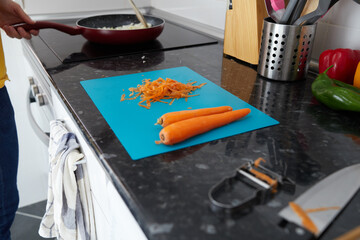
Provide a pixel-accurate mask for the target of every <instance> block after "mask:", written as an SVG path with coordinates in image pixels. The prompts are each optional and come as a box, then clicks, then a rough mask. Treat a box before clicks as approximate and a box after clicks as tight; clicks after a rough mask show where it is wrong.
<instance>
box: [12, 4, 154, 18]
mask: <svg viewBox="0 0 360 240" xmlns="http://www.w3.org/2000/svg"><path fill="white" fill-rule="evenodd" d="M15 1H16V2H18V3H19V4H20V5H21V6H23V8H24V9H25V11H26V12H27V13H28V14H29V15H32V16H35V17H36V16H42V15H50V14H64V13H68V14H73V13H83V12H96V11H111V10H114V11H116V10H117V9H130V8H131V5H130V4H129V1H128V0H101V1H99V0H75V1H74V0H55V1H49V0H15ZM134 2H135V3H136V6H138V7H139V8H141V7H144V6H146V7H148V6H150V0H135V1H134Z"/></svg>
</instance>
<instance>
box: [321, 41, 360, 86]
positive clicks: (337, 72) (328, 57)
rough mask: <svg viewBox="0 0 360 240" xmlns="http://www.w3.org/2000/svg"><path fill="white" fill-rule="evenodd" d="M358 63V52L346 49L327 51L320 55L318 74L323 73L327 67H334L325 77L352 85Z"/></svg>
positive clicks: (359, 52)
mask: <svg viewBox="0 0 360 240" xmlns="http://www.w3.org/2000/svg"><path fill="white" fill-rule="evenodd" d="M359 61H360V50H352V49H347V48H338V49H329V50H326V51H324V52H322V53H321V54H320V58H319V73H323V72H324V71H325V70H326V69H327V68H328V67H330V66H331V65H334V67H332V68H331V69H329V71H328V72H327V75H328V76H329V77H330V78H333V79H336V80H339V81H342V82H345V83H348V84H353V81H354V75H355V71H356V67H357V64H358V62H359Z"/></svg>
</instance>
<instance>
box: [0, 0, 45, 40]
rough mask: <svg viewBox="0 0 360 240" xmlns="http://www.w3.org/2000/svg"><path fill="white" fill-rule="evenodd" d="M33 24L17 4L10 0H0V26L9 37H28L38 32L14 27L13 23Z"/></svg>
mask: <svg viewBox="0 0 360 240" xmlns="http://www.w3.org/2000/svg"><path fill="white" fill-rule="evenodd" d="M23 22H25V23H28V24H34V23H35V21H33V20H32V19H31V18H30V17H29V16H28V15H27V14H26V13H25V12H24V11H23V10H22V8H21V6H20V5H19V4H17V3H16V2H13V1H12V0H0V27H1V28H2V29H3V30H4V31H5V32H6V34H7V35H8V36H9V37H11V38H18V39H21V38H26V39H30V38H31V37H32V35H34V36H36V35H38V34H39V31H38V30H30V31H25V30H24V28H22V27H18V28H14V27H13V26H11V25H13V24H17V23H23Z"/></svg>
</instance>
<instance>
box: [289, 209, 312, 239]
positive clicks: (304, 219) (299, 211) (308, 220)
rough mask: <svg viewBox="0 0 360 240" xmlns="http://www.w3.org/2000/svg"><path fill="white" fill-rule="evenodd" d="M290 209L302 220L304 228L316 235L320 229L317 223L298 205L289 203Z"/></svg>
mask: <svg viewBox="0 0 360 240" xmlns="http://www.w3.org/2000/svg"><path fill="white" fill-rule="evenodd" d="M289 206H290V208H291V209H292V210H293V211H294V212H295V213H296V214H297V215H298V216H299V217H300V218H301V222H302V224H303V227H304V228H306V229H307V230H308V231H310V232H312V233H314V234H316V233H317V232H318V229H317V227H316V225H315V223H314V222H313V221H312V220H311V218H310V217H309V216H308V215H307V213H306V212H305V211H304V209H302V208H301V207H300V206H299V205H298V204H296V203H294V202H289Z"/></svg>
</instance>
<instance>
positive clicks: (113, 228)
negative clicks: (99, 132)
mask: <svg viewBox="0 0 360 240" xmlns="http://www.w3.org/2000/svg"><path fill="white" fill-rule="evenodd" d="M51 95H52V97H53V107H54V114H55V118H57V119H61V120H63V121H64V122H65V124H66V127H67V129H68V130H69V131H71V132H73V133H74V134H75V135H76V136H77V139H78V140H79V143H80V146H81V151H82V152H83V153H84V155H85V158H86V165H87V169H88V175H89V180H90V185H91V192H92V196H93V205H94V206H93V207H94V214H95V225H96V233H97V237H98V240H122V239H124V240H129V239H131V240H146V239H147V238H146V237H145V234H144V233H143V231H142V229H141V228H140V226H139V225H138V223H137V222H136V220H135V218H134V216H133V215H132V214H131V212H130V210H129V209H128V207H127V205H126V204H125V202H124V200H123V199H122V198H121V197H120V195H119V193H118V192H117V190H116V189H115V187H114V185H113V184H112V182H111V181H110V179H109V178H108V176H107V174H106V173H105V170H104V169H103V167H102V166H101V165H100V163H99V159H98V157H97V155H96V154H95V153H94V151H93V149H92V148H90V146H89V145H88V144H87V142H86V140H85V139H84V137H83V135H82V133H81V132H80V130H79V128H78V126H77V125H76V124H75V122H74V120H73V119H72V117H71V116H70V115H69V113H68V112H67V110H66V109H65V108H64V106H63V103H62V102H61V101H60V100H59V99H58V96H57V93H55V92H54V91H53V90H52V94H51Z"/></svg>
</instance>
